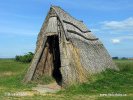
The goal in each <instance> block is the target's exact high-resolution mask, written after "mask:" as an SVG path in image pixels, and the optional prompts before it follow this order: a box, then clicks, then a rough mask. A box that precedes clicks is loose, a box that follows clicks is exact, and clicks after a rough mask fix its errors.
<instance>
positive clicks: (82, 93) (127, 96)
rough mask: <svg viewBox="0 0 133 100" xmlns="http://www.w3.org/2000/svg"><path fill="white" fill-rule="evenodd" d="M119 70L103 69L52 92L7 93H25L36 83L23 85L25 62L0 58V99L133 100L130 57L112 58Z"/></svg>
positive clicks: (132, 73)
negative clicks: (84, 81)
mask: <svg viewBox="0 0 133 100" xmlns="http://www.w3.org/2000/svg"><path fill="white" fill-rule="evenodd" d="M115 62H116V64H117V66H118V67H119V69H120V71H113V70H107V71H105V72H102V73H100V74H97V75H94V76H91V77H90V80H89V81H88V82H86V83H83V84H76V85H75V86H70V87H68V88H67V89H65V90H62V91H59V92H58V93H56V94H47V95H39V94H36V95H31V96H13V95H12V96H11V95H8V94H9V93H10V94H13V93H21V92H29V93H32V90H31V88H32V87H33V86H35V85H36V83H29V84H23V83H22V80H23V77H24V74H25V72H26V70H27V68H28V66H29V64H24V63H20V62H16V61H14V60H13V59H0V100H10V99H13V100H14V99H15V100H23V99H24V100H57V99H58V100H89V99H91V100H93V99H96V100H97V99H98V100H107V99H108V100H133V60H115Z"/></svg>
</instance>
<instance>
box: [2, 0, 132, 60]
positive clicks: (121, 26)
mask: <svg viewBox="0 0 133 100" xmlns="http://www.w3.org/2000/svg"><path fill="white" fill-rule="evenodd" d="M51 5H56V6H60V7H62V8H63V9H64V10H65V11H67V12H68V13H70V14H71V15H72V16H73V17H75V18H76V19H78V20H83V22H84V23H85V24H86V26H87V27H88V28H89V29H90V30H91V31H92V32H93V33H94V35H96V37H98V38H99V39H100V40H101V41H102V42H103V44H104V46H105V47H106V49H107V50H108V52H109V54H110V55H111V56H112V57H113V56H118V57H133V0H0V58H13V57H15V56H16V55H23V54H26V53H27V52H34V51H35V47H36V41H37V35H38V33H39V31H40V29H41V26H42V24H43V22H44V20H45V17H46V15H47V13H48V11H49V8H50V6H51Z"/></svg>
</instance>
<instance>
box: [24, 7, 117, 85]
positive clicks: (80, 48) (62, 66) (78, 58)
mask: <svg viewBox="0 0 133 100" xmlns="http://www.w3.org/2000/svg"><path fill="white" fill-rule="evenodd" d="M107 68H110V69H117V67H116V66H115V64H114V63H113V61H112V58H111V57H110V55H109V54H108V52H107V50H106V49H105V47H104V46H103V44H102V42H101V41H100V40H99V39H98V38H96V37H95V36H94V35H93V34H92V32H91V31H90V30H88V29H87V27H86V26H85V24H83V22H82V21H78V20H76V19H75V18H73V17H72V16H71V15H69V14H68V13H67V12H65V11H64V10H62V9H61V8H60V7H56V6H52V7H51V8H50V11H49V12H48V15H47V17H46V20H45V22H44V23H43V26H42V28H41V30H40V33H39V35H38V39H37V46H36V51H35V56H34V59H33V61H32V63H31V66H30V68H29V70H28V72H27V74H26V76H25V79H24V81H25V82H29V81H31V80H36V79H38V78H39V77H40V76H42V75H44V76H53V77H54V79H55V80H56V82H57V83H58V84H59V85H62V86H66V85H70V84H74V83H78V82H85V81H86V80H87V79H88V77H89V75H91V74H94V73H99V72H101V71H104V70H105V69H107Z"/></svg>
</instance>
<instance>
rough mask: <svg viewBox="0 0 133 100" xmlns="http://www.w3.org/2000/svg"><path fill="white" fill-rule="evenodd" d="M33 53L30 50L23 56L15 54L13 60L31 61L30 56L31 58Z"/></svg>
mask: <svg viewBox="0 0 133 100" xmlns="http://www.w3.org/2000/svg"><path fill="white" fill-rule="evenodd" d="M33 56H34V54H33V53H32V52H28V53H27V54H25V55H23V56H21V55H20V56H18V55H17V56H16V57H15V60H16V61H19V62H24V63H29V62H31V60H32V58H33Z"/></svg>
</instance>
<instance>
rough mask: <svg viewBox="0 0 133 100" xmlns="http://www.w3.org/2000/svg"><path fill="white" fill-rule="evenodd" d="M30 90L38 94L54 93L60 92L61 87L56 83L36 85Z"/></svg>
mask: <svg viewBox="0 0 133 100" xmlns="http://www.w3.org/2000/svg"><path fill="white" fill-rule="evenodd" d="M32 90H34V91H37V92H39V93H56V92H58V91H59V90H61V86H59V85H58V84H57V83H56V82H54V83H51V84H48V85H41V84H38V85H37V86H36V87H33V88H32Z"/></svg>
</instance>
